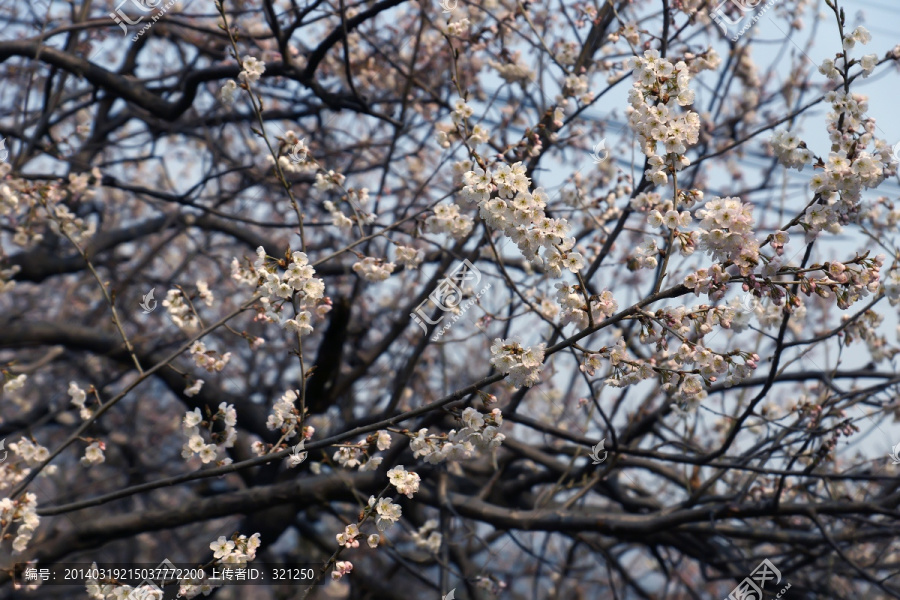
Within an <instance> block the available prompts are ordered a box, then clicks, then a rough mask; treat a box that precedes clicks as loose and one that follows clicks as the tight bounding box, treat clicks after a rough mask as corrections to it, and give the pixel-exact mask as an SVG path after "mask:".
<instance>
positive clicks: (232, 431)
mask: <svg viewBox="0 0 900 600" xmlns="http://www.w3.org/2000/svg"><path fill="white" fill-rule="evenodd" d="M220 420H221V421H222V423H223V427H222V428H221V430H220V431H217V432H213V431H212V429H213V424H214V422H215V421H220ZM236 425H237V411H235V409H234V406H232V405H231V404H226V403H225V402H222V403H220V404H219V410H218V411H217V412H216V414H214V415H212V416H211V418H210V419H209V420H207V421H205V420H204V419H203V415H202V414H201V412H200V409H199V408H195V409H194V410H192V411H190V412H187V413H185V415H184V419H183V420H182V424H181V426H182V430H183V432H184V435H186V436H187V437H188V441H187V442H185V444H184V446H183V447H182V449H181V456H182V457H183V458H184V459H185V460H187V459H190V458H191V457H192V456H193V455H194V454H198V455H199V456H200V460H201V461H203V464H206V463H209V462H212V461H214V460H216V456H217V455H218V450H219V448H220V447H221V448H231V447H232V446H234V443H235V441H237V429H236ZM201 427H204V428H206V429H207V431H208V432H209V437H210V440H211V442H212V443H209V444H207V443H206V441H205V440H204V439H203V436H202V435H201V434H200V428H201ZM216 464H217V465H220V466H221V465H229V464H231V459H230V458H227V457H226V458H223V459H222V460H220V461H218V462H217V463H216Z"/></svg>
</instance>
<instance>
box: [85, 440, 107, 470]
mask: <svg viewBox="0 0 900 600" xmlns="http://www.w3.org/2000/svg"><path fill="white" fill-rule="evenodd" d="M104 450H106V444H104V443H103V442H91V444H90V445H89V446H88V447H87V448H85V450H84V456H82V457H81V465H82V466H83V467H91V466H94V465H99V464H100V463H102V462H105V461H106V456H104V454H103V451H104Z"/></svg>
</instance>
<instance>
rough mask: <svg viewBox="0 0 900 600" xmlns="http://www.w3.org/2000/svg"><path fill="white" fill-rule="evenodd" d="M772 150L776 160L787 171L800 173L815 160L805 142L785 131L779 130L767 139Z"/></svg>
mask: <svg viewBox="0 0 900 600" xmlns="http://www.w3.org/2000/svg"><path fill="white" fill-rule="evenodd" d="M769 144H771V145H772V150H773V152H775V156H776V157H778V160H779V161H780V162H781V164H783V165H784V166H785V167H787V168H788V169H797V170H798V171H802V170H803V167H805V166H806V165H808V164H810V163H812V161H813V159H814V158H815V154H813V153H812V152H811V151H810V150H809V149H808V148H807V147H806V142H804V141H803V140H801V139H800V138H799V137H797V136H796V135H795V134H793V133H790V132H789V131H787V130H786V129H779V130H777V131H775V132H774V133H773V134H772V137H771V138H770V139H769Z"/></svg>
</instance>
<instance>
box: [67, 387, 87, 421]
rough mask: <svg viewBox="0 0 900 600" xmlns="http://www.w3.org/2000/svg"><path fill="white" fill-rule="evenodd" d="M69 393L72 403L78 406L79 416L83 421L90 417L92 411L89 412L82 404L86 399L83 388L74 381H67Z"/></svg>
mask: <svg viewBox="0 0 900 600" xmlns="http://www.w3.org/2000/svg"><path fill="white" fill-rule="evenodd" d="M69 395H70V396H71V397H72V400H71V402H72V404H74V405H75V406H77V407H78V410H79V414H80V415H81V418H82V419H84V420H85V421H87V420H88V419H90V418H91V415H92V414H93V413H92V412H91V409H89V408H87V407H86V406H85V405H84V403H85V401H86V400H87V394H86V393H85V391H84V390H83V389H81V388H80V387H78V384H77V383H75V382H74V381H70V382H69Z"/></svg>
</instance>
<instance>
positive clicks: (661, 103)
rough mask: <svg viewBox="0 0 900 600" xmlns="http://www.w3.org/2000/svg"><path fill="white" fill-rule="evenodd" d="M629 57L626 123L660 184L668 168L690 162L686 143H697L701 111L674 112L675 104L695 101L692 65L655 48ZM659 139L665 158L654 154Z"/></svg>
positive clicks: (651, 174) (664, 180)
mask: <svg viewBox="0 0 900 600" xmlns="http://www.w3.org/2000/svg"><path fill="white" fill-rule="evenodd" d="M631 60H632V63H631V66H632V69H633V75H634V79H635V81H634V84H633V86H632V88H631V90H630V91H629V93H628V101H629V104H630V106H629V107H628V109H627V112H628V124H629V125H630V126H631V128H632V129H633V130H634V132H635V133H636V134H637V135H638V139H639V140H640V142H641V145H642V149H643V151H644V154H646V155H647V156H648V157H649V159H650V161H649V163H650V164H649V166H650V168H649V169H648V170H647V177H648V178H649V179H650V180H651V181H652V182H653V183H655V184H657V185H663V184H665V183H666V182H667V181H668V175H667V174H666V169H667V168H669V169H674V170H676V171H678V170H681V169H683V168H684V167H686V166H688V165H689V164H690V160H689V159H688V158H687V157H686V156H685V155H684V154H685V152H686V151H687V145H693V144H696V143H697V140H698V139H699V134H700V115H698V114H697V113H695V112H693V111H687V112H686V113H685V114H684V115H677V114H676V112H675V107H676V106H690V105H691V104H693V102H694V92H693V90H691V89H690V86H689V84H690V81H691V69H690V67H689V66H688V64H687V63H686V62H685V61H683V60H680V61H678V62H676V63H675V64H672V63H671V62H669V61H668V60H666V59H664V58H660V56H659V51H658V50H655V49H651V50H647V51H646V52H644V56H643V57H641V56H635V57H634V58H632V59H631ZM658 143H660V144H662V145H663V146H664V152H663V155H664V156H665V158H664V157H663V156H660V155H658V154H657V151H656V147H657V144H658Z"/></svg>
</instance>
